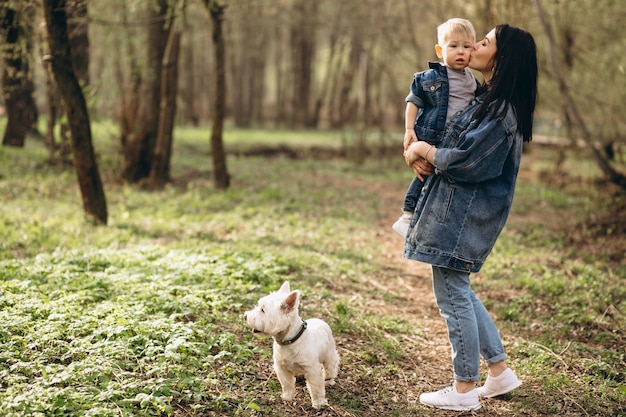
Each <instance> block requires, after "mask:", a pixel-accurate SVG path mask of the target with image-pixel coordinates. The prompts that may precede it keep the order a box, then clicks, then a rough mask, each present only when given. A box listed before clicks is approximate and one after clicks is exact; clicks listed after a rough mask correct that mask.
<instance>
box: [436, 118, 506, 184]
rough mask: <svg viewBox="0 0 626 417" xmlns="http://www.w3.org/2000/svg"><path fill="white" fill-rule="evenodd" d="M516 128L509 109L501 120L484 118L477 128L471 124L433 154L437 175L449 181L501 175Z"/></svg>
mask: <svg viewBox="0 0 626 417" xmlns="http://www.w3.org/2000/svg"><path fill="white" fill-rule="evenodd" d="M516 126H517V125H516V123H515V118H514V117H513V111H512V109H511V108H509V109H508V111H507V113H506V115H505V116H504V117H503V118H499V117H496V118H490V117H489V116H487V117H485V118H484V119H483V120H482V121H481V122H480V123H478V124H477V125H476V122H472V123H470V125H469V126H468V128H467V129H465V130H464V131H463V132H461V133H460V134H459V136H458V139H457V143H456V144H453V147H450V148H446V147H442V148H438V149H437V152H435V160H434V162H435V164H434V165H435V167H436V170H437V173H439V174H442V175H444V176H445V177H446V178H447V179H448V181H450V182H482V181H488V180H490V179H493V178H496V177H498V176H500V175H501V173H502V169H503V166H504V164H505V162H506V159H507V156H508V155H509V151H510V149H511V147H512V146H513V145H514V141H515V135H516Z"/></svg>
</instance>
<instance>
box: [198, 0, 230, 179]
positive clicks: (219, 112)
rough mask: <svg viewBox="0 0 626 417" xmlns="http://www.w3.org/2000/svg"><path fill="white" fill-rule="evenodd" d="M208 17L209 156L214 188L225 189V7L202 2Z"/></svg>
mask: <svg viewBox="0 0 626 417" xmlns="http://www.w3.org/2000/svg"><path fill="white" fill-rule="evenodd" d="M204 4H205V5H206V7H207V9H208V11H209V13H210V15H211V29H212V39H213V47H214V50H215V99H214V105H213V128H212V129H211V156H212V158H213V182H214V184H215V188H217V189H220V190H222V189H226V188H228V187H229V186H230V176H229V175H228V170H227V168H226V153H225V151H224V141H223V138H222V133H223V131H224V118H225V115H226V62H225V61H226V52H225V47H224V35H223V31H222V19H223V16H224V9H225V7H226V6H224V5H220V4H219V3H218V2H217V0H204Z"/></svg>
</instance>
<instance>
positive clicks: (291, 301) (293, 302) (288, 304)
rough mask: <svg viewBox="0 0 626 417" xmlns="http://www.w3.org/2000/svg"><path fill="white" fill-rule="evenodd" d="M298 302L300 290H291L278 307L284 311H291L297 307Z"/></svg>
mask: <svg viewBox="0 0 626 417" xmlns="http://www.w3.org/2000/svg"><path fill="white" fill-rule="evenodd" d="M299 302H300V291H298V290H296V291H293V292H291V294H289V295H288V296H287V298H285V299H284V300H283V303H282V304H281V305H280V309H281V310H282V311H283V312H284V313H291V312H292V311H293V310H295V309H296V308H298V303H299Z"/></svg>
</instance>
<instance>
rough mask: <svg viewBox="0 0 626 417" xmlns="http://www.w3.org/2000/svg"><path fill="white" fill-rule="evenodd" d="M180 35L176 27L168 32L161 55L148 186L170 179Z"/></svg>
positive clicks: (161, 183) (159, 186)
mask: <svg viewBox="0 0 626 417" xmlns="http://www.w3.org/2000/svg"><path fill="white" fill-rule="evenodd" d="M180 36H181V33H180V31H179V30H177V29H172V31H171V32H170V36H169V40H168V42H167V47H166V48H165V55H164V57H163V69H162V70H163V75H162V81H163V85H162V87H161V114H160V115H159V133H158V136H157V142H156V147H155V149H154V161H153V162H152V167H151V169H150V178H149V181H148V182H149V186H150V187H151V188H162V187H163V186H164V185H165V183H167V182H168V181H169V180H170V157H171V154H172V141H173V139H172V132H173V130H174V120H175V117H176V94H177V85H178V57H179V54H180Z"/></svg>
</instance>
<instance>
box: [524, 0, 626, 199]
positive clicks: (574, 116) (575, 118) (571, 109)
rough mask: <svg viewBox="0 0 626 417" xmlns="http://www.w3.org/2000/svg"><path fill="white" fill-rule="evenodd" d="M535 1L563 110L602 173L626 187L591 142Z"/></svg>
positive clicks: (545, 21) (552, 39)
mask: <svg viewBox="0 0 626 417" xmlns="http://www.w3.org/2000/svg"><path fill="white" fill-rule="evenodd" d="M534 1H535V8H536V10H537V16H538V17H539V21H540V22H541V27H542V28H543V32H544V34H545V35H546V48H547V56H548V66H549V68H550V72H551V74H552V78H554V80H555V81H556V83H557V86H558V90H559V94H560V95H561V99H562V100H563V104H564V105H565V110H566V111H567V114H568V115H569V117H570V118H571V121H572V123H573V124H574V126H575V127H576V128H577V129H578V132H579V134H580V136H581V137H582V138H583V139H584V140H583V142H584V143H585V144H586V145H587V148H588V149H589V151H590V152H591V154H592V155H593V157H594V159H595V160H596V163H597V164H598V167H600V170H601V171H602V172H603V173H604V175H605V176H606V177H607V178H608V179H609V181H611V182H612V183H614V184H616V185H619V186H621V187H622V188H625V189H626V176H624V175H622V174H620V173H619V172H617V171H616V170H614V169H613V167H611V165H610V164H609V162H608V161H607V159H606V158H605V157H604V156H603V155H602V152H601V151H600V150H599V149H597V148H596V146H595V145H594V144H593V142H592V135H591V132H589V130H588V129H587V126H586V124H585V122H584V121H583V118H582V116H581V115H580V112H579V111H578V108H577V107H576V103H574V100H573V99H572V96H571V95H570V92H569V89H568V87H567V84H566V83H565V80H564V79H563V76H562V74H561V72H560V71H559V67H558V63H557V58H556V48H555V41H554V35H553V34H552V28H551V26H550V23H549V22H548V20H547V19H546V15H545V12H544V10H543V8H542V6H541V1H540V0H534Z"/></svg>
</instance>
